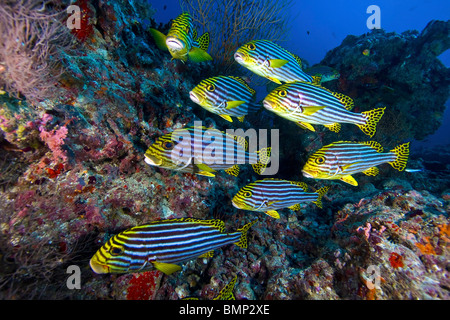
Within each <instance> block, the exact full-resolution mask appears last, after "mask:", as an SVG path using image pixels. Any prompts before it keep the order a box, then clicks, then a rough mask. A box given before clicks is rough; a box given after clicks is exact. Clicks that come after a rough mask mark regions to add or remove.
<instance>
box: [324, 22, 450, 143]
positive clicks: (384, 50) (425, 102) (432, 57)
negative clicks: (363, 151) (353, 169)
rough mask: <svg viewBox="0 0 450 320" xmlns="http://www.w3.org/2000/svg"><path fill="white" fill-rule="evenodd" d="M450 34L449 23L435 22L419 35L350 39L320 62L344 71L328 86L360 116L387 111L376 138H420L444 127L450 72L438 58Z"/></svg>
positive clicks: (379, 32) (378, 32)
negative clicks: (347, 98)
mask: <svg viewBox="0 0 450 320" xmlns="http://www.w3.org/2000/svg"><path fill="white" fill-rule="evenodd" d="M449 30H450V21H446V22H445V21H435V20H433V21H431V22H430V23H429V24H428V25H427V26H426V27H425V28H424V30H422V32H420V33H419V32H418V31H405V32H403V33H401V34H398V33H395V32H390V33H386V32H385V31H383V30H382V29H373V30H372V31H371V32H370V33H367V34H363V35H361V36H359V37H357V36H353V35H349V36H347V37H346V38H345V39H344V40H343V41H342V44H341V45H340V46H338V47H337V48H335V49H333V50H331V51H329V52H328V53H327V54H326V56H325V58H324V59H323V60H322V61H321V64H323V65H328V66H330V67H333V68H335V69H337V70H338V71H339V72H340V73H341V76H340V78H339V80H338V81H334V83H333V82H330V83H327V85H328V84H329V87H330V89H332V90H336V91H338V92H342V93H344V94H347V95H349V96H350V97H352V98H353V99H354V100H355V106H356V107H355V111H357V112H360V111H366V110H359V108H361V107H364V108H368V109H369V108H373V107H375V106H377V105H380V106H381V105H382V106H386V107H387V108H386V112H385V115H384V116H383V118H382V120H381V121H380V123H379V125H378V128H379V130H378V134H377V135H376V136H375V137H374V140H377V139H378V140H382V139H383V140H387V141H386V143H388V144H389V143H395V142H392V141H390V140H391V139H390V138H387V137H389V136H393V137H395V139H400V140H401V139H416V140H422V139H423V138H424V137H425V136H427V135H429V134H431V133H433V132H434V131H436V129H437V128H438V127H439V126H440V124H441V122H442V116H443V113H444V110H445V103H446V101H447V98H448V96H449V93H450V91H449V86H450V80H449V79H450V70H449V69H448V68H446V67H445V66H444V65H443V64H442V62H441V61H440V60H439V59H438V58H437V56H439V55H440V54H441V53H443V52H444V51H445V50H447V49H449V48H450V42H449V36H448V35H449ZM419 119H426V121H419ZM354 133H355V132H353V131H352V132H351V135H352V136H358V135H355V134H354ZM379 142H383V141H379Z"/></svg>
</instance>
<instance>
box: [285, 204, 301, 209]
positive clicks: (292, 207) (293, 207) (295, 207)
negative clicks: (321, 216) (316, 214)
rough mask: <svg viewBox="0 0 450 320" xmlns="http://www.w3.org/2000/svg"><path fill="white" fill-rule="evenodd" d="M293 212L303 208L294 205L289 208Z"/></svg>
mask: <svg viewBox="0 0 450 320" xmlns="http://www.w3.org/2000/svg"><path fill="white" fill-rule="evenodd" d="M288 208H289V209H291V210H294V211H297V210H300V208H301V206H300V203H297V204H294V205H293V206H290V207H288Z"/></svg>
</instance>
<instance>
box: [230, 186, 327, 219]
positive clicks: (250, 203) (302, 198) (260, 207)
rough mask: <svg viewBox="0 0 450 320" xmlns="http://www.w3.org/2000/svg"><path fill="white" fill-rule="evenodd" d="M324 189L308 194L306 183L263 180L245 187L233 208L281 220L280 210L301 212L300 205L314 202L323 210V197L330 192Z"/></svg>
mask: <svg viewBox="0 0 450 320" xmlns="http://www.w3.org/2000/svg"><path fill="white" fill-rule="evenodd" d="M328 189H329V188H328V187H323V188H321V189H319V190H318V191H317V192H308V186H307V185H306V184H305V183H304V182H296V181H288V180H281V179H272V178H269V179H263V180H257V181H255V182H252V183H250V184H248V185H246V186H245V187H243V188H242V189H241V190H239V192H238V193H237V194H236V195H235V196H234V197H233V200H232V203H233V206H234V207H236V208H238V209H243V210H249V211H259V212H265V213H266V214H267V215H269V216H271V217H272V218H276V219H279V218H280V214H279V213H278V212H277V211H276V210H278V209H283V208H289V209H292V210H299V209H300V203H303V202H313V203H315V204H316V205H317V206H318V207H319V208H322V197H323V195H324V194H325V193H326V192H327V191H328Z"/></svg>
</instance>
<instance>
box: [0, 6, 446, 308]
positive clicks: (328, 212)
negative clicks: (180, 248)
mask: <svg viewBox="0 0 450 320" xmlns="http://www.w3.org/2000/svg"><path fill="white" fill-rule="evenodd" d="M76 3H77V4H78V5H79V6H80V8H81V9H82V23H81V29H78V30H77V31H74V32H73V33H74V38H75V39H76V40H75V41H77V49H76V50H74V51H71V52H64V53H62V57H63V59H62V60H61V64H62V67H63V69H64V73H62V74H61V76H60V77H59V81H58V83H57V86H58V89H59V90H61V92H62V94H60V95H58V96H57V97H55V96H50V97H47V99H44V100H42V101H40V102H39V103H30V101H29V100H27V99H22V97H10V96H9V95H7V94H3V95H0V105H1V108H0V172H1V175H0V187H1V188H0V207H1V208H2V212H1V215H0V298H2V299H39V298H40V299H133V300H148V299H155V300H163V299H164V300H177V299H181V298H185V297H199V298H201V299H213V298H214V297H216V296H217V295H218V293H219V292H220V290H222V289H223V288H224V287H225V286H226V285H227V284H228V283H229V282H230V281H231V280H232V279H233V277H234V276H235V275H237V279H238V280H237V283H236V286H235V288H234V290H233V293H234V296H235V297H236V299H268V300H269V299H272V300H281V299H394V298H395V299H449V298H450V297H449V293H448V288H449V287H450V283H448V279H449V271H448V261H449V254H450V253H449V246H448V241H449V237H450V235H449V216H448V215H449V211H450V185H449V181H450V168H449V166H448V163H449V161H448V159H449V158H448V152H447V151H446V150H448V148H447V149H445V148H438V149H432V150H427V151H426V152H421V151H420V150H418V151H416V153H415V154H414V155H412V159H411V160H410V162H409V166H411V167H412V168H418V169H422V171H420V172H411V173H409V172H403V173H399V172H397V171H395V170H393V169H391V168H389V166H386V167H382V168H380V169H382V171H383V172H382V174H380V175H379V176H377V177H366V176H363V175H361V176H359V177H358V181H359V184H360V185H359V186H358V187H357V188H354V187H352V186H346V185H343V184H342V183H340V182H329V183H328V185H329V186H331V190H330V192H329V193H327V195H326V196H325V197H324V200H323V205H324V207H323V209H319V208H317V207H316V206H315V205H314V204H304V205H303V206H302V208H301V209H300V210H299V211H297V212H295V211H292V210H289V209H284V210H282V211H280V214H281V218H280V219H277V220H276V219H273V218H271V217H269V216H267V215H264V214H259V213H254V212H248V211H242V210H237V209H236V208H234V207H233V206H232V205H231V199H232V197H233V196H234V195H235V194H236V193H237V192H238V190H239V188H240V187H241V186H243V185H245V184H248V183H249V182H251V181H252V180H255V179H254V178H255V177H257V176H256V174H255V173H254V172H253V171H252V169H251V167H250V168H249V166H244V167H242V170H241V173H240V175H239V177H233V176H229V175H227V174H225V173H220V174H217V176H216V177H215V178H207V177H202V176H195V175H192V174H181V173H178V172H174V171H168V170H164V169H159V168H155V167H150V166H148V165H146V164H145V163H144V156H143V154H144V152H145V150H146V148H147V147H148V146H149V145H150V144H152V143H153V142H154V140H155V138H157V137H159V136H160V135H162V134H165V133H168V132H170V131H173V130H175V129H177V128H181V127H184V126H185V125H189V124H193V122H194V121H195V120H202V121H203V124H204V125H206V126H210V125H214V126H216V127H217V128H218V129H221V130H223V129H226V128H230V126H229V125H230V124H229V123H228V122H226V121H225V120H223V119H220V118H219V117H214V116H213V115H211V114H209V113H207V112H206V111H204V110H203V109H202V108H201V107H198V106H196V105H195V104H194V103H192V102H191V101H190V100H189V91H190V90H191V89H192V88H193V87H195V85H197V84H198V83H199V82H200V80H202V79H203V78H206V77H211V76H213V75H214V74H213V65H212V64H211V63H209V62H207V63H198V64H195V63H191V62H189V61H188V62H187V63H186V64H184V63H182V62H181V61H177V60H174V61H171V59H170V55H168V54H167V53H166V52H162V51H160V50H159V49H158V48H157V47H156V45H155V43H154V42H153V40H152V37H151V35H150V34H149V32H148V27H149V26H153V27H156V26H155V23H154V21H153V20H152V18H151V17H152V14H153V11H152V9H151V8H150V7H149V6H148V5H144V2H141V1H132V2H128V1H123V0H119V1H97V2H95V5H93V4H92V3H91V2H89V1H86V0H79V1H76ZM168 26H169V25H168V24H167V25H162V26H158V30H161V31H162V32H164V31H166V30H167V29H168ZM440 26H442V24H441V23H434V24H430V26H428V27H427V28H426V29H425V30H424V31H423V32H422V33H421V34H420V35H418V34H416V33H414V32H410V33H405V34H402V35H393V34H385V33H383V32H382V31H378V32H374V33H372V34H370V35H365V36H363V37H361V38H360V39H358V38H356V37H349V38H347V39H346V40H345V41H344V43H343V44H342V45H341V46H340V47H338V48H337V49H335V51H332V52H330V53H329V54H328V55H327V57H326V58H325V62H328V63H329V65H331V66H333V67H336V68H337V69H339V71H340V72H341V74H343V79H344V80H343V81H346V82H345V83H344V82H342V83H341V82H339V83H338V84H334V85H337V86H339V88H340V89H341V90H342V91H344V92H346V93H348V94H349V95H350V96H352V92H357V94H356V95H355V96H352V97H355V98H356V101H357V102H356V105H358V106H364V107H367V109H369V107H374V106H375V105H374V104H376V103H378V102H381V101H382V102H385V103H386V104H388V105H389V107H390V108H391V109H390V110H391V111H392V112H394V111H395V112H397V111H398V112H403V113H406V111H405V110H406V108H409V107H410V108H412V109H411V110H414V112H410V113H408V115H407V116H405V118H404V120H405V121H406V123H407V126H409V127H408V128H411V132H409V131H408V132H407V135H406V136H405V137H417V138H420V137H422V135H426V134H428V133H431V132H432V131H433V130H434V128H435V127H436V126H437V125H438V123H439V117H438V116H434V115H435V114H436V112H437V113H438V114H440V113H441V112H442V108H441V100H440V99H442V97H443V96H444V95H447V94H448V86H447V87H445V86H442V85H441V84H442V83H444V84H445V83H446V82H445V81H441V84H440V85H437V84H436V83H435V82H434V79H436V77H438V78H439V77H441V75H442V73H441V71H442V70H443V69H442V66H441V65H440V64H439V63H437V62H436V61H437V60H435V57H436V55H437V54H438V53H439V52H440V51H442V50H444V49H445V48H447V47H448V44H445V43H444V42H442V41H441V37H440V36H439V33H438V32H437V31H435V30H442V29H439V28H442V27H440ZM370 39H372V40H371V42H370V43H371V45H372V46H370V47H367V45H368V43H369V40H370ZM396 39H397V40H396ZM358 41H359V42H358ZM397 42H398V45H400V46H402V48H403V47H405V48H406V47H408V46H411V47H408V48H419V47H418V46H419V43H421V48H423V50H422V51H420V50H419V51H418V54H417V55H411V57H410V58H408V59H409V60H408V59H406V56H404V55H406V54H407V50H402V51H399V50H396V49H395V47H394V49H393V50H392V51H387V50H385V48H386V47H388V46H393V45H394V44H397ZM356 43H360V44H358V45H357V46H356V45H355V46H353V44H356ZM366 47H367V48H369V49H370V50H371V52H374V53H373V54H371V55H369V56H365V55H362V53H361V54H360V53H359V51H358V50H360V49H362V50H364V49H365V48H366ZM378 50H380V51H378ZM384 50H385V51H384ZM410 50H413V49H410ZM347 51H349V52H348V55H346V54H345V53H346V52H347ZM430 51H432V53H430ZM356 52H358V55H360V56H361V57H359V56H358V59H357V61H356V60H355V58H354V57H355V54H356ZM377 52H379V53H377ZM381 52H383V54H381ZM400 53H401V54H402V55H400ZM395 54H398V55H399V56H398V58H396V60H395V59H394V57H393V55H395ZM339 57H340V58H339ZM351 57H353V58H351ZM367 59H369V60H368V61H369V62H367V61H366V60H367ZM370 59H373V61H374V62H376V64H377V65H378V67H377V68H378V69H377V71H376V72H375V71H374V72H373V73H372V76H373V78H375V79H378V81H381V82H382V83H383V85H386V86H389V87H390V88H393V90H395V92H396V94H395V95H394V96H393V97H392V99H391V100H386V99H387V95H388V94H389V93H383V94H382V93H380V92H379V91H378V90H372V89H371V88H369V87H368V86H364V89H361V88H360V87H359V85H358V83H361V82H360V80H361V79H362V78H363V77H365V76H367V75H368V72H369V71H367V70H361V71H360V72H359V71H357V70H359V69H358V68H359V67H358V68H356V67H355V68H356V69H352V70H353V71H351V70H350V69H348V68H347V67H348V66H349V65H350V64H351V63H353V64H354V65H355V66H357V65H358V66H361V64H360V63H364V65H366V64H367V68H369V69H370V68H372V69H374V68H375V67H374V66H373V67H370V66H369V64H370V61H371V60H370ZM393 59H394V60H393ZM417 59H419V60H420V61H421V64H417ZM352 61H353V62H352ZM383 61H384V62H383ZM394 61H396V62H394ZM399 61H400V62H399ZM404 61H406V63H405V65H406V64H407V68H406V67H405V68H406V69H405V70H410V72H412V73H414V75H412V74H411V75H410V76H407V74H405V73H401V72H400V71H396V72H393V71H392V69H391V68H393V67H394V66H396V67H397V68H400V69H401V68H403V67H401V64H402V63H403V62H404ZM372 69H370V70H372ZM402 70H403V69H402ZM422 71H423V72H425V74H426V76H427V79H429V81H428V80H427V81H422V82H421V81H417V78H416V77H417V75H416V73H418V72H422ZM358 72H359V73H358ZM405 72H406V71H405ZM394 75H396V77H394ZM399 77H402V78H401V79H400V78H399ZM441 80H442V79H441ZM370 81H372V80H370ZM446 81H447V80H446ZM328 84H329V85H330V87H331V86H333V84H332V82H330V83H327V85H328ZM344 84H345V85H347V87H344ZM431 87H433V88H434V91H430V90H431V89H430V88H431ZM444 89H445V90H447V91H445V90H444ZM354 90H356V91H354ZM380 90H381V89H380ZM383 90H384V89H383ZM408 90H410V91H408ZM383 92H385V91H383ZM388 92H389V89H388ZM406 92H409V93H408V94H406ZM430 92H432V93H430ZM419 95H420V97H419ZM425 97H427V99H428V100H427V101H428V102H429V104H427V106H426V107H424V105H423V104H421V101H422V102H423V101H424V99H425ZM27 98H28V97H27ZM414 99H417V105H415V104H411V103H412V101H416V100H414ZM398 112H397V113H394V117H393V118H400V117H399V115H398ZM413 115H414V116H416V117H420V118H421V119H427V121H420V122H415V125H417V127H413V126H412V125H411V123H412V122H411V121H412V118H410V117H412V116H413ZM433 117H434V118H433ZM430 119H433V120H430ZM402 120H403V119H402ZM428 120H430V121H428ZM233 125H236V126H240V127H242V128H250V127H254V128H268V129H270V128H280V131H281V132H282V134H283V135H284V136H283V140H282V141H280V143H281V149H280V159H282V165H281V167H280V172H279V175H278V176H277V177H278V178H284V179H289V180H300V179H301V176H300V168H301V166H300V165H301V164H302V163H304V161H305V159H306V157H307V154H308V153H311V152H314V151H315V150H317V149H318V148H319V147H320V146H322V145H324V144H326V143H329V142H332V141H333V140H336V139H339V138H343V137H348V136H351V135H353V134H355V137H357V135H358V134H359V133H357V132H358V129H357V128H356V129H355V130H354V131H352V130H353V129H350V128H349V131H345V130H343V131H344V132H343V133H340V134H339V135H337V134H335V133H333V132H328V131H327V129H323V128H322V129H319V130H317V132H305V131H304V130H303V129H300V128H298V127H296V126H295V124H291V123H286V122H284V120H283V119H278V118H273V117H272V116H271V115H268V114H266V113H264V111H263V110H261V112H259V113H256V114H253V115H250V116H249V117H248V119H246V121H245V122H244V123H235V122H233ZM386 130H387V128H386V127H384V128H380V130H379V131H381V132H383V131H384V133H383V134H386V132H389V131H386ZM391 134H392V131H391ZM402 134H403V133H395V134H393V135H394V136H393V137H392V140H401V139H402V138H404V137H403V136H402ZM379 137H381V136H379ZM375 138H377V137H375ZM380 142H383V141H380ZM387 143H390V141H387ZM385 147H386V148H387V147H389V146H385ZM427 155H428V156H427ZM306 182H307V183H308V184H309V185H310V186H311V187H312V188H314V189H319V188H320V187H322V186H323V184H322V182H317V181H313V180H309V181H306ZM179 217H194V218H200V219H212V218H218V219H222V220H223V221H224V222H225V225H226V228H227V230H236V228H238V227H241V226H242V225H244V224H245V223H248V222H250V221H253V220H255V219H258V222H257V223H256V224H255V225H254V226H252V228H251V229H250V230H249V232H248V239H249V246H248V249H241V248H239V247H237V246H234V245H229V246H225V247H223V248H221V249H220V250H216V252H215V256H214V257H213V258H204V259H198V260H192V261H189V262H187V263H185V264H183V265H182V267H183V269H182V271H180V272H177V273H174V274H172V275H170V276H166V275H163V274H162V273H160V272H159V271H149V272H145V273H138V274H104V275H97V274H94V273H93V272H92V270H91V269H90V267H89V264H88V262H89V259H90V258H91V257H92V255H93V254H94V253H95V251H96V250H97V249H98V248H99V247H100V246H101V245H102V244H103V243H104V242H105V241H106V240H107V239H108V238H109V237H110V236H112V235H113V234H115V233H117V232H119V231H122V230H124V229H127V228H129V227H131V226H135V225H140V224H145V223H147V222H150V221H154V220H157V219H168V218H179ZM70 265H76V266H79V267H80V269H81V289H72V290H71V289H69V288H67V286H66V280H67V277H68V274H67V273H66V270H67V267H68V266H70ZM372 269H373V270H375V271H376V272H375V273H372V272H371V270H372ZM374 275H375V276H374ZM371 284H373V286H372V285H371ZM377 285H379V286H377Z"/></svg>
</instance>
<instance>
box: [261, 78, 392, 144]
mask: <svg viewBox="0 0 450 320" xmlns="http://www.w3.org/2000/svg"><path fill="white" fill-rule="evenodd" d="M353 105H354V102H353V99H351V98H350V97H348V96H346V95H344V94H341V93H338V92H332V91H330V90H328V89H326V88H324V87H321V86H319V85H316V84H312V83H307V82H295V83H286V84H283V85H281V86H279V87H278V88H276V89H275V90H273V91H272V92H270V93H269V94H268V95H267V96H266V98H265V99H264V101H263V106H264V107H265V108H266V109H267V110H270V111H272V112H274V113H276V114H277V115H279V116H281V117H283V118H285V119H288V120H291V121H294V122H295V123H297V125H299V126H300V127H302V128H305V129H308V130H311V131H315V129H314V127H313V126H312V125H311V124H321V125H324V126H325V127H327V128H328V129H330V130H331V131H334V132H339V131H340V129H341V123H351V124H355V125H357V126H358V127H359V128H360V129H361V130H362V132H364V133H365V134H367V135H368V136H370V137H373V135H374V134H375V133H376V126H377V123H378V121H380V119H381V117H382V116H383V114H384V109H385V107H382V108H376V109H372V110H369V111H365V112H361V113H355V112H351V111H350V110H351V109H352V108H353Z"/></svg>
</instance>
